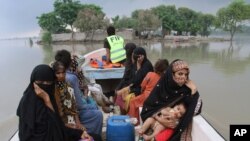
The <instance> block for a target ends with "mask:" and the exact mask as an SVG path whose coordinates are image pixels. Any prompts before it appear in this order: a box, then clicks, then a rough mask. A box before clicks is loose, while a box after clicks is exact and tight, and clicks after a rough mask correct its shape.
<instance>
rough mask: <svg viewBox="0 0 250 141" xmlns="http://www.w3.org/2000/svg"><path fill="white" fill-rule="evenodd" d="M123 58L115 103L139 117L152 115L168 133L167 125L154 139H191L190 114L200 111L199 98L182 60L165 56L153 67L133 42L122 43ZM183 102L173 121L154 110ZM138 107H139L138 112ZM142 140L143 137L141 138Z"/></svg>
mask: <svg viewBox="0 0 250 141" xmlns="http://www.w3.org/2000/svg"><path fill="white" fill-rule="evenodd" d="M125 49H126V53H127V61H126V63H125V73H124V76H123V78H122V81H121V83H120V84H119V85H118V87H117V90H116V104H117V105H119V106H120V108H121V109H122V110H123V113H124V114H128V115H129V116H131V117H136V118H137V119H138V121H139V117H141V119H142V121H143V122H144V121H146V119H148V118H151V117H153V118H154V120H156V121H157V122H158V123H160V124H161V125H163V126H164V127H166V128H172V129H174V130H173V133H172V134H171V135H169V133H168V131H167V129H166V130H163V131H161V132H160V133H159V134H157V135H156V136H155V137H154V139H155V140H156V141H166V140H171V141H172V140H173V141H179V140H185V141H189V140H192V138H191V129H192V124H191V123H192V118H193V116H194V115H196V114H199V113H200V112H201V107H202V101H201V99H200V96H199V93H198V91H197V87H196V85H195V84H194V83H193V81H192V80H191V79H189V73H190V68H189V66H188V64H187V63H186V62H185V61H184V60H180V59H176V60H174V61H172V62H171V63H170V65H169V64H168V60H166V59H159V60H158V61H157V62H156V63H155V65H154V67H153V66H152V64H151V62H150V61H149V60H148V58H147V55H146V51H145V50H144V49H143V48H142V47H136V45H135V44H133V43H128V44H126V46H125ZM180 102H182V103H185V105H187V106H186V109H185V113H184V114H183V116H182V117H181V118H180V119H179V120H178V121H177V120H176V119H175V118H170V115H166V116H165V117H163V116H162V114H157V113H159V112H160V111H161V110H164V109H165V108H169V107H174V106H175V105H177V104H178V103H180ZM139 107H142V111H141V114H140V115H139ZM144 140H147V139H146V138H144Z"/></svg>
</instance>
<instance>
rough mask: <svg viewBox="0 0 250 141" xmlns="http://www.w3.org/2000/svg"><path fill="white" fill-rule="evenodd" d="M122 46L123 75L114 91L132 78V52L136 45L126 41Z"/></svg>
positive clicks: (125, 85)
mask: <svg viewBox="0 0 250 141" xmlns="http://www.w3.org/2000/svg"><path fill="white" fill-rule="evenodd" d="M124 48H125V50H126V61H125V63H124V67H125V70H124V74H123V77H122V79H121V81H120V83H119V84H118V85H117V87H116V90H115V91H117V90H120V89H122V88H124V87H127V86H129V85H130V84H131V80H132V68H133V62H132V54H133V51H134V49H135V48H136V45H135V44H134V43H127V44H126V45H125V47H124Z"/></svg>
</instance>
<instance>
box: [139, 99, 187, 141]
mask: <svg viewBox="0 0 250 141" xmlns="http://www.w3.org/2000/svg"><path fill="white" fill-rule="evenodd" d="M186 107H187V105H186V104H185V103H177V104H176V105H175V106H174V107H166V108H163V109H162V110H161V111H160V112H158V113H156V114H154V115H153V116H152V117H149V118H147V119H146V121H145V122H144V123H143V125H142V127H141V128H140V129H139V130H138V133H139V134H140V135H141V136H143V138H144V140H145V141H151V140H152V139H153V138H154V137H155V136H156V135H157V134H158V133H160V132H161V131H163V130H165V129H166V127H165V126H163V125H162V124H161V123H160V122H158V121H157V120H156V119H155V116H156V115H157V116H160V117H161V118H163V119H165V118H168V119H170V118H173V119H174V120H177V122H178V121H179V120H180V119H181V117H182V116H183V115H184V114H185V112H186ZM149 129H151V130H153V133H151V134H150V133H149V135H148V133H147V132H150V131H149ZM166 131H167V132H166V133H167V135H168V138H167V137H166V141H167V140H168V139H169V138H170V137H171V135H172V134H173V132H174V129H172V128H167V129H166Z"/></svg>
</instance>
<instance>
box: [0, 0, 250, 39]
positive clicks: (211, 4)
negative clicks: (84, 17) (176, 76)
mask: <svg viewBox="0 0 250 141" xmlns="http://www.w3.org/2000/svg"><path fill="white" fill-rule="evenodd" d="M80 1H81V2H82V3H83V4H84V3H86V4H90V3H91V4H95V5H98V6H100V7H102V10H103V12H104V13H106V16H107V17H109V18H111V17H114V16H116V15H120V16H130V14H131V12H133V11H134V10H136V9H149V8H151V7H156V6H158V5H161V4H164V5H175V6H176V7H177V8H178V7H188V8H190V9H193V10H195V11H197V12H202V13H210V14H216V12H217V10H218V9H220V8H222V7H226V6H227V5H228V4H229V3H230V2H231V1H232V0H80ZM245 1H246V2H247V3H250V0H245ZM0 3H1V5H0V39H6V38H13V37H33V36H38V35H39V31H40V27H39V25H38V23H37V22H38V20H37V18H36V17H38V16H40V15H41V14H43V13H48V12H52V11H53V3H54V0H0Z"/></svg>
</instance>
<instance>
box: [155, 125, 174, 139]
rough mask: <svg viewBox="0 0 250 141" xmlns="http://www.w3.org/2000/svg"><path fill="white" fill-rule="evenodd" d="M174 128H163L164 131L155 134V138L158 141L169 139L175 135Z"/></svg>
mask: <svg viewBox="0 0 250 141" xmlns="http://www.w3.org/2000/svg"><path fill="white" fill-rule="evenodd" d="M173 133H174V130H173V129H171V128H167V129H165V130H163V131H162V132H160V133H159V134H157V135H156V136H155V140H156V141H168V140H169V138H170V137H171V136H172V135H173Z"/></svg>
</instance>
